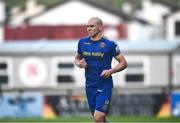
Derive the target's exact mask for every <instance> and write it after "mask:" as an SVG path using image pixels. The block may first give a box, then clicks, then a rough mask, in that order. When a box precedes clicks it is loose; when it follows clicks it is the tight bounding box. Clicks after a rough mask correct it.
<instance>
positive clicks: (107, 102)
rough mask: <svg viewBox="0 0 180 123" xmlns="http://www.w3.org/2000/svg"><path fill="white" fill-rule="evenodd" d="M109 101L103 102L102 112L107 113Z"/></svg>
mask: <svg viewBox="0 0 180 123" xmlns="http://www.w3.org/2000/svg"><path fill="white" fill-rule="evenodd" d="M109 103H110V102H109V100H106V101H105V102H104V105H103V107H102V109H103V110H104V111H107V109H108V107H109Z"/></svg>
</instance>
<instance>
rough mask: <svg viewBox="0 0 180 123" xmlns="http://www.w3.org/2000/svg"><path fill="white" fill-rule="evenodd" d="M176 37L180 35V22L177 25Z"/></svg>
mask: <svg viewBox="0 0 180 123" xmlns="http://www.w3.org/2000/svg"><path fill="white" fill-rule="evenodd" d="M175 35H176V36H177V35H180V22H178V21H177V22H176V23H175Z"/></svg>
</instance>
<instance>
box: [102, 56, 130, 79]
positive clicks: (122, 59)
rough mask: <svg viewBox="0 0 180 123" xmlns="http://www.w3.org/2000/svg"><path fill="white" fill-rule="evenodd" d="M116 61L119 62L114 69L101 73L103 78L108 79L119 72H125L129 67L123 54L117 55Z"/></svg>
mask: <svg viewBox="0 0 180 123" xmlns="http://www.w3.org/2000/svg"><path fill="white" fill-rule="evenodd" d="M115 59H116V60H117V61H118V62H119V63H118V64H117V65H116V66H114V67H113V68H111V69H109V70H103V72H102V73H101V76H103V77H104V78H108V77H110V76H111V75H112V74H113V73H116V72H119V71H122V70H124V69H125V68H126V67H127V62H126V59H125V57H124V55H123V54H122V53H120V54H119V55H117V56H116V57H115Z"/></svg>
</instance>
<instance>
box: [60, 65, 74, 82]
mask: <svg viewBox="0 0 180 123" xmlns="http://www.w3.org/2000/svg"><path fill="white" fill-rule="evenodd" d="M73 69H74V64H73V63H58V75H57V82H58V83H71V82H74V77H73V75H72V74H73V73H72V72H73Z"/></svg>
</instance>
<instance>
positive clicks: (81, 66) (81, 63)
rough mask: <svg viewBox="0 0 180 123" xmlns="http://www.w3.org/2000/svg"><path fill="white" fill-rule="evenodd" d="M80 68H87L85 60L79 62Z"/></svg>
mask: <svg viewBox="0 0 180 123" xmlns="http://www.w3.org/2000/svg"><path fill="white" fill-rule="evenodd" d="M78 66H79V67H80V68H85V67H87V62H86V61H85V59H84V58H83V59H81V60H80V61H79V64H78Z"/></svg>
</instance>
